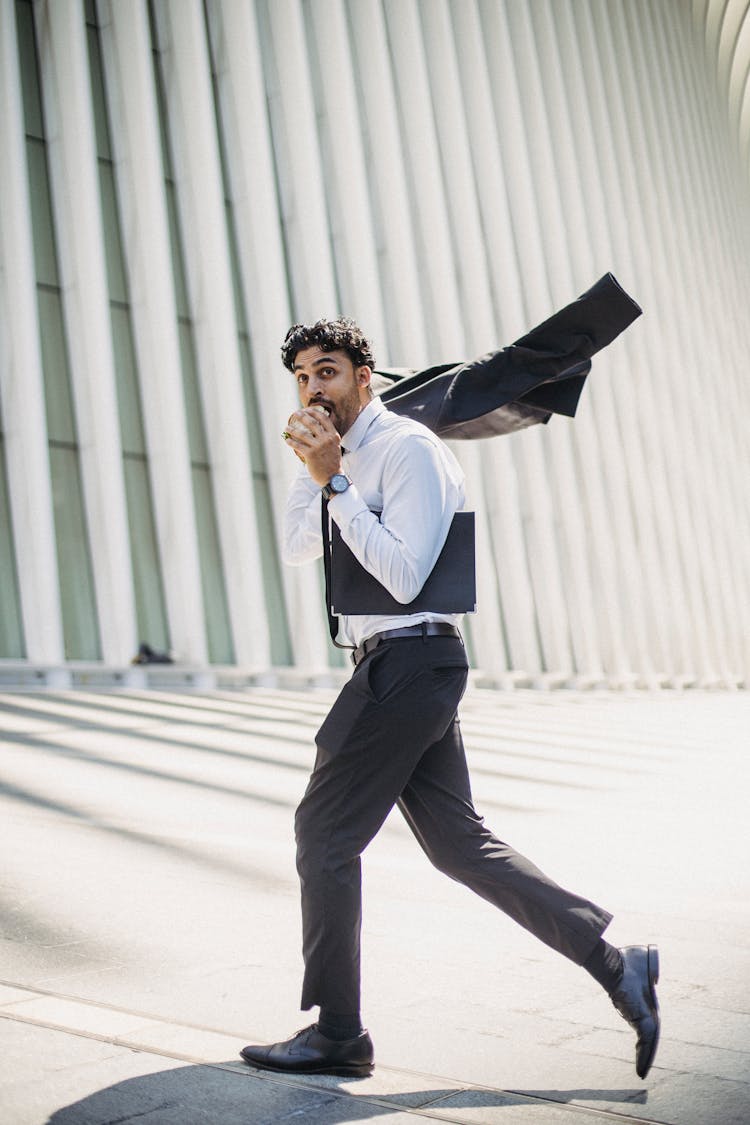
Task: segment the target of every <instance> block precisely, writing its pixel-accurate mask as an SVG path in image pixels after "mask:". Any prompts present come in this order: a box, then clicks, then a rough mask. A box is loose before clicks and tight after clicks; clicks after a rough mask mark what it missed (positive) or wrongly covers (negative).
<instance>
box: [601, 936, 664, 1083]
mask: <svg viewBox="0 0 750 1125" xmlns="http://www.w3.org/2000/svg"><path fill="white" fill-rule="evenodd" d="M620 953H621V955H622V963H623V966H624V972H623V974H622V979H621V980H620V983H619V984H618V986H617V988H616V990H615V991H614V992H613V993H612V1003H613V1004H614V1006H615V1007H616V1008H617V1011H618V1012H619V1013H620V1015H621V1016H622V1018H623V1019H625V1020H627V1021H628V1023H629V1024H630V1026H631V1027H632V1028H633V1030H634V1031H635V1033H636V1035H637V1036H638V1039H637V1041H636V1045H635V1072H636V1074H637V1075H638V1077H639V1078H645V1077H646V1075H647V1074H648V1072H649V1070H650V1069H651V1064H652V1062H653V1061H654V1057H655V1055H656V1048H657V1047H658V1045H659V1027H660V1021H659V1003H658V1001H657V999H656V982H657V981H658V979H659V950H658V949H657V948H656V946H655V945H628V946H626V948H625V949H621V950H620Z"/></svg>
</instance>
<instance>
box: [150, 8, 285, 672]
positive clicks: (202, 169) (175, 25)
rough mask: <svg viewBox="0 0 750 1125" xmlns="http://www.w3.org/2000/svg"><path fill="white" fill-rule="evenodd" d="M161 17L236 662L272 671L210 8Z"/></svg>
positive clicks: (161, 12)
mask: <svg viewBox="0 0 750 1125" xmlns="http://www.w3.org/2000/svg"><path fill="white" fill-rule="evenodd" d="M156 17H157V23H158V31H159V38H160V50H161V51H162V53H163V55H164V76H165V88H166V96H167V104H168V113H169V119H170V129H171V131H172V136H173V140H174V155H175V165H176V177H177V199H178V206H179V210H180V216H181V222H182V230H183V236H184V242H185V256H186V262H187V273H188V285H189V289H190V303H191V311H192V315H193V319H194V325H195V334H196V341H197V352H198V368H199V378H200V387H201V399H202V404H203V413H204V421H205V426H206V436H207V441H208V446H209V451H210V459H211V479H212V482H213V489H214V498H215V505H216V516H217V522H218V528H219V540H220V543H221V555H222V561H223V565H224V572H225V576H226V586H227V598H228V602H229V612H230V618H231V625H232V636H233V642H234V651H235V658H236V660H237V662H238V663H239V664H245V665H261V666H263V667H265V666H267V665H268V663H269V661H270V645H269V635H268V623H267V620H266V611H265V601H264V593H263V580H262V569H261V563H260V553H259V550H258V543H257V530H256V519H255V505H254V500H253V493H252V486H251V480H252V478H251V468H250V452H249V449H248V439H247V429H246V424H245V404H244V396H243V392H242V375H241V369H240V358H239V352H238V345H237V326H236V324H235V321H234V316H233V309H234V299H233V294H232V281H231V273H230V267H229V248H228V245H227V237H226V226H225V218H224V196H223V189H222V182H221V166H220V163H219V151H218V144H217V138H216V128H215V120H214V107H213V96H212V90H211V76H210V69H209V64H208V45H207V43H206V37H205V27H204V22H203V9H202V5H201V4H200V3H198V0H166V2H165V3H160V4H157V5H156Z"/></svg>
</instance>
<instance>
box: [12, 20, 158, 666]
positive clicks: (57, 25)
mask: <svg viewBox="0 0 750 1125" xmlns="http://www.w3.org/2000/svg"><path fill="white" fill-rule="evenodd" d="M34 17H35V21H36V26H37V39H38V43H39V52H40V64H41V70H42V87H43V95H44V108H45V116H46V121H47V128H48V136H49V158H50V172H51V178H52V187H53V193H52V194H53V208H54V215H55V224H56V229H57V235H58V246H59V254H60V275H61V283H62V293H63V305H64V310H65V318H66V327H67V337H68V341H69V346H70V355H71V366H72V375H73V393H74V399H75V409H76V422H77V432H78V439H79V445H80V459H81V473H82V478H83V491H84V500H85V506H86V518H87V525H88V529H89V534H90V537H91V558H92V564H93V571H94V582H95V589H96V600H97V609H98V614H99V627H100V634H101V645H102V656H103V659H104V661H105V662H106V663H108V664H124V663H127V662H128V661H129V660H130V659H131V657H132V655H133V653H134V651H135V649H136V645H137V634H136V620H135V597H134V592H133V581H132V574H131V568H130V541H129V535H128V523H127V507H126V501H125V485H124V479H123V471H122V451H121V446H120V434H119V426H118V417H117V395H116V389H115V371H114V360H113V355H112V341H111V336H110V331H109V323H110V322H109V306H108V303H107V276H106V268H105V262H104V238H103V233H102V219H101V210H100V199H99V187H98V180H97V172H96V150H95V145H94V122H93V113H92V107H91V96H90V88H89V82H88V61H87V50H86V32H85V25H84V17H83V8H82V7H81V5H80V4H79V3H78V2H77V0H35V4H34Z"/></svg>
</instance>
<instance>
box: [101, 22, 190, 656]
mask: <svg viewBox="0 0 750 1125" xmlns="http://www.w3.org/2000/svg"><path fill="white" fill-rule="evenodd" d="M98 11H99V18H100V24H101V37H102V49H103V53H104V60H105V67H106V74H107V82H106V90H107V98H108V103H109V110H110V117H111V120H112V124H113V128H112V140H113V145H114V151H115V161H116V175H117V182H118V196H119V200H120V204H121V211H122V226H123V236H124V237H123V243H124V252H125V259H126V262H127V268H128V278H129V283H130V295H131V301H132V317H133V328H134V336H135V349H136V358H137V367H138V377H139V386H140V393H141V399H142V402H143V406H144V411H143V415H144V417H143V421H144V427H145V434H146V446H147V449H148V464H149V474H150V481H151V490H152V495H153V498H154V516H155V522H156V534H157V538H158V542H159V556H160V559H161V563H162V573H163V579H164V592H165V599H166V605H167V618H168V621H169V635H170V642H171V646H172V648H173V650H174V651H175V653H176V654H177V656H178V657H179V659H181V660H187V661H190V662H191V663H195V664H204V663H206V661H207V648H206V629H205V621H204V614H203V595H202V590H201V578H200V558H199V553H198V542H197V533H196V520H195V509H194V505H193V492H192V481H191V476H190V450H189V448H188V438H187V420H186V416H185V402H184V394H183V389H182V376H181V371H180V353H179V342H178V338H177V310H176V305H175V297H174V283H173V272H172V263H171V255H170V246H169V220H168V216H167V206H166V200H165V193H164V174H163V170H162V163H161V152H160V147H159V120H158V111H157V106H156V94H155V90H154V77H153V65H152V60H151V40H150V35H149V28H148V16H147V12H146V7H145V2H144V0H133V2H131V3H127V4H122V3H113V2H112V0H99V7H98Z"/></svg>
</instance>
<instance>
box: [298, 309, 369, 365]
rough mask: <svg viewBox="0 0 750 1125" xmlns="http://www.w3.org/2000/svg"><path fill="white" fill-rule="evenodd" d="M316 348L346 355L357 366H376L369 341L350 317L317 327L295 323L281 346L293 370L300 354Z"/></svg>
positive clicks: (326, 322) (323, 322) (317, 323)
mask: <svg viewBox="0 0 750 1125" xmlns="http://www.w3.org/2000/svg"><path fill="white" fill-rule="evenodd" d="M316 345H317V346H318V347H319V348H322V349H323V351H324V352H335V351H342V352H346V354H347V355H348V356H349V359H350V360H351V361H352V363H353V365H354V366H355V367H374V366H375V357H374V355H373V354H372V345H371V344H370V341H369V340H368V339H367V338H366V337H365V334H364V333H363V331H362V329H361V328H360V327H359V325H357V324H356V323H355V322H354V321H353V320H351V319H350V318H349V317H348V316H339V317H337V318H336V320H316V321H315V323H314V324H293V325H292V327H291V328H290V329H289V331H288V332H287V334H286V337H285V339H284V343H283V344H282V345H281V359H282V362H283V364H284V366H285V367H288V368H289V370H290V371H293V370H294V361H295V360H296V358H297V353H298V352H301V351H303V350H304V349H305V348H312V347H315V346H316Z"/></svg>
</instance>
